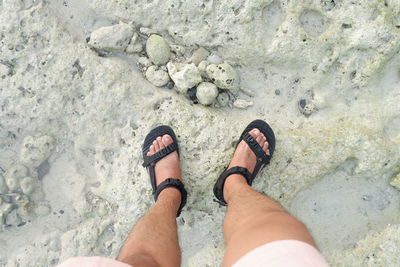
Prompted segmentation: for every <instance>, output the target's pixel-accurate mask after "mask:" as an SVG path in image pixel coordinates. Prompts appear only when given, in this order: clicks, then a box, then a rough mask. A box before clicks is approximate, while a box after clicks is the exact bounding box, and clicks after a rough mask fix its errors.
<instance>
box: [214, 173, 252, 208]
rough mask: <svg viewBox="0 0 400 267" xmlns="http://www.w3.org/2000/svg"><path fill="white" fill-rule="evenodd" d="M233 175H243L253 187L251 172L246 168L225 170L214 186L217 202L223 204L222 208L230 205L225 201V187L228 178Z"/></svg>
mask: <svg viewBox="0 0 400 267" xmlns="http://www.w3.org/2000/svg"><path fill="white" fill-rule="evenodd" d="M232 174H240V175H242V176H243V177H244V178H245V179H246V181H247V183H248V184H249V185H251V182H252V180H251V176H252V175H251V173H250V172H249V170H247V169H246V168H243V167H239V166H236V167H232V168H230V169H228V170H225V171H224V172H223V173H221V175H220V176H219V178H218V180H217V183H216V184H215V186H214V195H215V197H216V198H217V200H216V202H218V203H219V204H221V205H222V206H226V205H227V204H228V203H226V201H225V199H224V185H225V180H226V178H228V177H229V176H230V175H232Z"/></svg>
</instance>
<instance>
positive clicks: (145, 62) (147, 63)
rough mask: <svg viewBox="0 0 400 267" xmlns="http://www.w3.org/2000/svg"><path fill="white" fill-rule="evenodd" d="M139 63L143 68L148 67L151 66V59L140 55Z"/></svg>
mask: <svg viewBox="0 0 400 267" xmlns="http://www.w3.org/2000/svg"><path fill="white" fill-rule="evenodd" d="M138 65H139V67H141V68H148V67H150V66H151V61H150V59H149V58H147V57H139V58H138Z"/></svg>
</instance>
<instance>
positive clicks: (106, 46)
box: [89, 22, 134, 51]
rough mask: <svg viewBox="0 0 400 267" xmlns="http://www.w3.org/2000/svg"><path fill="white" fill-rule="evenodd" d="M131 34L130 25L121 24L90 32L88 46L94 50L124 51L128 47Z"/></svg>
mask: <svg viewBox="0 0 400 267" xmlns="http://www.w3.org/2000/svg"><path fill="white" fill-rule="evenodd" d="M133 33H134V31H133V28H132V27H131V26H130V25H128V24H126V23H122V22H121V23H119V24H116V25H112V26H107V27H103V28H100V29H97V30H95V31H94V32H92V34H91V35H90V40H89V45H90V46H91V47H93V48H96V49H102V50H109V51H112V50H120V51H124V50H125V49H126V48H127V47H128V45H129V42H130V41H131V38H132V36H133Z"/></svg>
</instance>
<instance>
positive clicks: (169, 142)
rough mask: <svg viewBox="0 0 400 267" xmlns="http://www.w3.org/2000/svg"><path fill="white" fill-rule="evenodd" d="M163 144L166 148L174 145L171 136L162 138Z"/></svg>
mask: <svg viewBox="0 0 400 267" xmlns="http://www.w3.org/2000/svg"><path fill="white" fill-rule="evenodd" d="M162 142H163V143H164V146H169V145H170V144H172V142H173V140H172V137H171V136H170V135H168V134H166V135H164V136H163V137H162Z"/></svg>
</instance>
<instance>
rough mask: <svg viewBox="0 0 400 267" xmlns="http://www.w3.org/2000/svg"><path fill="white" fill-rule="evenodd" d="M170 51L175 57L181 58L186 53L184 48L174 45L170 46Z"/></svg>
mask: <svg viewBox="0 0 400 267" xmlns="http://www.w3.org/2000/svg"><path fill="white" fill-rule="evenodd" d="M171 51H172V52H173V53H175V55H177V56H183V55H184V54H185V52H186V48H185V47H184V46H181V45H176V44H174V45H171Z"/></svg>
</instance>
